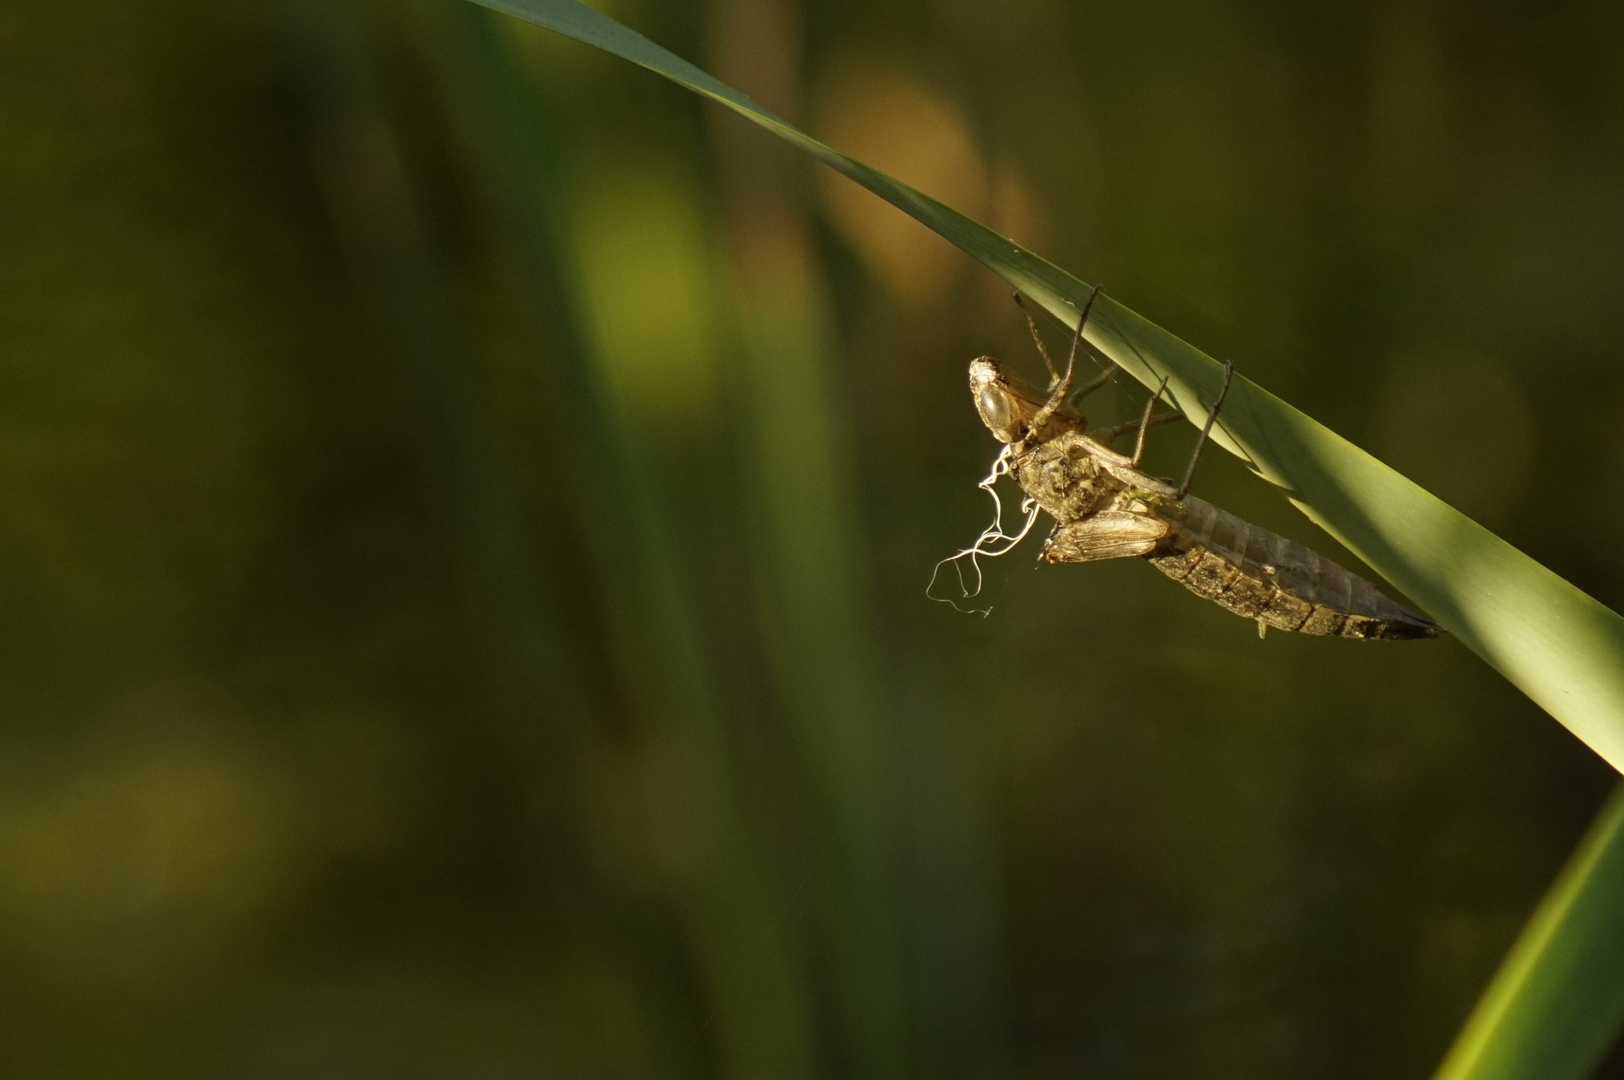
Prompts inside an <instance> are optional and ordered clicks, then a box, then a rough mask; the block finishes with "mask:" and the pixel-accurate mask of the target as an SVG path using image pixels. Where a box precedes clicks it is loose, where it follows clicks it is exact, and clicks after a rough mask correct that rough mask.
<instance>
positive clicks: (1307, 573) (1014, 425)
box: [944, 288, 1439, 639]
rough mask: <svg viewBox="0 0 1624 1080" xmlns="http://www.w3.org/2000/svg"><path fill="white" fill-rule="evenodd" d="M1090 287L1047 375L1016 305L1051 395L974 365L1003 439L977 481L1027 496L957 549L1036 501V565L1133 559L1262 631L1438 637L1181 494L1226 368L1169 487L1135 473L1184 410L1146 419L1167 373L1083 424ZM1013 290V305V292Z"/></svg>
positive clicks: (1374, 592) (980, 407)
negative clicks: (1154, 436)
mask: <svg viewBox="0 0 1624 1080" xmlns="http://www.w3.org/2000/svg"><path fill="white" fill-rule="evenodd" d="M1098 295H1099V289H1098V288H1096V289H1095V290H1094V293H1093V294H1092V295H1091V296H1090V297H1089V299H1088V303H1087V304H1086V305H1085V306H1084V308H1083V311H1082V314H1081V316H1080V317H1079V319H1078V323H1077V332H1076V335H1075V336H1074V337H1073V338H1072V343H1071V355H1070V357H1069V359H1068V360H1067V362H1066V370H1065V373H1064V374H1063V375H1062V374H1059V373H1057V372H1056V370H1055V366H1054V363H1053V362H1052V361H1051V359H1050V357H1049V353H1048V349H1047V348H1046V347H1045V346H1044V344H1043V338H1042V336H1041V335H1040V334H1039V333H1038V329H1037V324H1036V323H1035V322H1034V321H1033V319H1032V315H1031V312H1030V311H1026V305H1025V304H1024V303H1021V308H1022V310H1023V311H1026V318H1027V324H1028V325H1029V326H1030V327H1031V330H1032V338H1033V340H1034V341H1035V342H1036V343H1037V347H1038V352H1039V354H1040V355H1042V357H1043V362H1044V366H1045V367H1047V368H1048V369H1049V375H1050V388H1049V389H1048V390H1039V389H1038V388H1037V387H1036V386H1033V385H1032V384H1031V383H1029V382H1027V381H1025V380H1024V379H1022V378H1021V377H1020V376H1019V375H1017V374H1015V373H1014V372H1012V371H1010V370H1009V369H1007V368H1006V367H1004V365H1002V364H1000V363H999V362H998V361H997V360H995V359H993V358H992V357H990V356H982V357H979V358H977V359H976V360H974V361H972V362H971V364H970V394H971V397H972V398H973V399H974V401H975V407H976V411H977V412H978V413H979V414H980V415H981V420H982V422H983V423H984V424H986V425H987V428H988V430H990V431H991V432H992V433H993V435H994V436H995V437H996V438H997V439H998V441H999V442H1000V443H1001V444H1002V448H1001V449H1000V451H999V454H998V458H997V460H996V461H995V462H994V464H993V469H992V472H991V474H989V476H988V477H987V479H986V480H984V481H983V482H982V487H984V488H985V489H986V490H988V491H989V492H992V493H993V498H994V502H995V505H996V504H997V494H996V492H993V485H994V484H995V483H996V482H997V481H998V480H999V479H1000V478H1002V477H1004V476H1009V477H1011V478H1013V479H1014V481H1015V482H1016V484H1018V485H1019V486H1020V488H1021V490H1022V491H1023V492H1025V494H1026V499H1025V502H1024V503H1023V507H1022V508H1023V509H1024V510H1025V511H1026V513H1027V518H1026V524H1025V527H1024V528H1023V529H1021V530H1020V532H1019V534H1018V535H1016V536H1008V535H1006V534H1005V533H1004V532H1003V526H1002V508H1001V507H999V508H998V511H997V513H996V516H995V518H994V522H993V525H992V527H991V528H989V529H988V530H987V531H986V532H984V533H982V535H981V537H980V538H979V539H978V540H977V541H976V543H975V544H974V545H973V546H972V547H970V548H968V549H966V550H964V551H961V552H959V554H958V555H956V556H953V558H954V559H958V558H962V557H964V556H966V555H968V556H971V557H972V560H973V558H974V556H976V555H1002V554H1004V553H1005V552H1007V551H1009V550H1010V549H1012V548H1013V547H1014V546H1015V545H1016V544H1017V543H1019V542H1020V540H1021V539H1022V538H1024V537H1025V535H1026V534H1027V532H1029V531H1030V530H1031V528H1032V525H1033V523H1034V522H1035V521H1036V518H1037V513H1038V511H1039V510H1040V509H1041V510H1043V511H1044V512H1046V513H1047V514H1048V515H1049V516H1050V517H1051V518H1053V519H1054V528H1053V530H1052V531H1051V532H1050V534H1049V537H1048V539H1047V540H1045V541H1044V543H1043V548H1042V551H1041V553H1040V555H1039V557H1040V558H1041V559H1043V560H1044V561H1045V562H1049V563H1088V562H1100V561H1102V560H1105V559H1124V558H1134V557H1138V558H1143V559H1145V560H1146V561H1147V562H1149V563H1150V564H1151V565H1152V566H1154V567H1155V568H1156V569H1158V570H1160V571H1161V572H1162V573H1164V574H1166V575H1167V576H1168V577H1170V578H1172V579H1173V580H1174V581H1177V582H1178V583H1179V584H1181V585H1183V586H1184V587H1185V588H1187V589H1189V590H1190V591H1191V592H1193V593H1195V594H1196V595H1197V596H1200V597H1203V598H1205V599H1207V600H1211V601H1212V602H1213V603H1215V604H1218V605H1219V606H1220V607H1223V608H1226V609H1227V610H1229V611H1232V612H1234V613H1235V614H1237V615H1240V616H1243V617H1245V618H1248V619H1252V620H1255V621H1256V622H1257V627H1258V635H1259V636H1260V637H1261V636H1263V635H1264V634H1265V633H1266V632H1267V630H1268V629H1269V628H1271V627H1273V628H1276V629H1279V630H1287V631H1295V632H1297V633H1301V634H1317V635H1323V636H1332V637H1345V638H1362V639H1405V638H1427V637H1436V636H1437V635H1438V633H1439V628H1438V625H1437V624H1436V623H1435V622H1433V621H1432V620H1431V619H1429V618H1427V617H1426V616H1425V615H1423V614H1421V613H1420V612H1417V611H1412V610H1411V609H1410V608H1407V607H1405V606H1404V605H1402V604H1399V603H1397V602H1396V601H1394V600H1391V599H1389V598H1388V597H1387V596H1385V595H1383V594H1382V593H1381V592H1380V591H1379V590H1378V589H1377V588H1376V587H1375V586H1374V585H1372V584H1371V583H1370V582H1368V581H1366V580H1365V579H1364V578H1362V577H1360V576H1358V575H1357V574H1353V573H1350V572H1349V571H1347V570H1345V569H1343V568H1342V567H1341V566H1338V565H1337V564H1336V563H1334V562H1332V561H1331V560H1330V559H1327V558H1326V557H1325V556H1323V555H1321V554H1319V553H1318V552H1316V551H1313V550H1311V549H1309V548H1307V547H1304V546H1303V545H1301V544H1298V543H1296V542H1294V541H1291V540H1288V539H1286V538H1285V537H1283V536H1280V535H1278V534H1276V533H1273V532H1270V531H1269V530H1267V529H1264V528H1262V527H1260V526H1257V525H1253V524H1251V523H1250V522H1247V521H1243V520H1241V519H1240V518H1238V517H1236V516H1235V515H1234V514H1231V513H1229V512H1228V511H1225V510H1220V509H1219V508H1218V507H1216V506H1213V505H1212V504H1211V503H1208V502H1204V501H1203V500H1201V499H1198V498H1196V497H1194V496H1192V495H1190V494H1189V488H1190V482H1191V480H1192V479H1193V477H1194V475H1195V467H1196V463H1197V462H1198V461H1199V460H1200V457H1201V451H1202V449H1203V448H1204V447H1205V445H1206V443H1207V439H1208V436H1209V435H1210V433H1211V432H1212V427H1213V424H1214V422H1216V420H1217V418H1218V410H1219V409H1220V407H1221V406H1222V405H1223V399H1224V397H1225V395H1227V393H1228V392H1229V383H1230V377H1231V375H1232V374H1233V371H1234V367H1233V365H1232V364H1227V363H1226V364H1225V365H1224V380H1223V386H1222V389H1221V390H1220V391H1219V394H1218V397H1217V398H1216V399H1215V400H1214V402H1213V405H1212V407H1211V409H1209V410H1208V412H1207V418H1206V423H1205V426H1204V427H1203V428H1202V430H1201V434H1200V436H1199V438H1198V439H1197V441H1196V445H1195V450H1194V451H1193V452H1192V454H1191V455H1190V463H1189V467H1188V468H1187V469H1186V471H1185V475H1184V479H1183V482H1182V483H1181V484H1179V485H1177V486H1175V485H1174V484H1173V483H1172V482H1171V481H1170V480H1164V479H1161V478H1158V477H1154V476H1150V475H1148V474H1146V473H1144V472H1141V471H1140V469H1139V463H1140V461H1141V459H1142V458H1143V456H1144V451H1145V440H1146V435H1147V433H1148V431H1149V429H1150V428H1151V427H1153V426H1155V425H1157V424H1160V423H1165V422H1167V421H1170V420H1177V419H1180V418H1181V417H1182V415H1183V414H1182V413H1179V412H1172V413H1166V414H1161V415H1154V413H1155V409H1156V405H1157V403H1158V402H1160V400H1161V398H1162V394H1163V392H1164V391H1165V390H1166V388H1167V380H1166V379H1163V380H1162V385H1161V386H1160V387H1158V388H1157V391H1156V395H1155V396H1154V397H1153V398H1151V400H1150V401H1149V402H1148V403H1147V404H1146V406H1145V410H1144V413H1143V415H1142V416H1141V418H1140V419H1139V421H1138V422H1137V423H1128V424H1123V425H1119V426H1117V427H1112V428H1105V429H1100V430H1091V429H1090V428H1089V426H1088V420H1087V418H1086V417H1085V416H1084V415H1083V414H1082V413H1081V412H1080V411H1079V410H1078V408H1077V406H1076V405H1075V404H1074V402H1076V401H1080V400H1081V399H1083V398H1085V397H1087V396H1088V395H1089V394H1090V393H1092V392H1094V391H1095V390H1098V389H1099V388H1100V387H1101V386H1103V385H1105V383H1106V382H1107V381H1109V379H1110V378H1111V376H1112V375H1113V374H1115V370H1116V369H1115V368H1111V369H1109V370H1107V371H1106V372H1105V374H1104V375H1102V376H1100V377H1099V378H1098V379H1096V380H1094V381H1093V382H1091V383H1089V384H1088V385H1087V386H1085V387H1082V388H1081V389H1079V390H1077V392H1076V394H1073V393H1072V389H1073V379H1074V376H1075V373H1076V368H1077V350H1078V345H1079V343H1080V342H1081V340H1082V331H1083V324H1084V323H1085V322H1087V320H1088V313H1089V311H1090V309H1091V308H1092V307H1093V305H1094V299H1095V297H1097V296H1098ZM1015 299H1016V302H1017V303H1020V297H1019V295H1017V296H1016V298H1015ZM1135 431H1137V438H1136V441H1135V443H1134V447H1133V451H1132V453H1126V454H1125V453H1121V452H1119V451H1117V450H1115V449H1113V448H1112V446H1111V444H1112V443H1113V442H1116V441H1117V440H1119V439H1121V438H1122V437H1123V436H1125V435H1127V434H1129V433H1131V432H1135ZM999 541H1002V542H1004V546H1003V547H1002V548H997V547H994V546H989V545H991V544H994V543H995V542H999ZM946 561H950V560H944V562H946Z"/></svg>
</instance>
